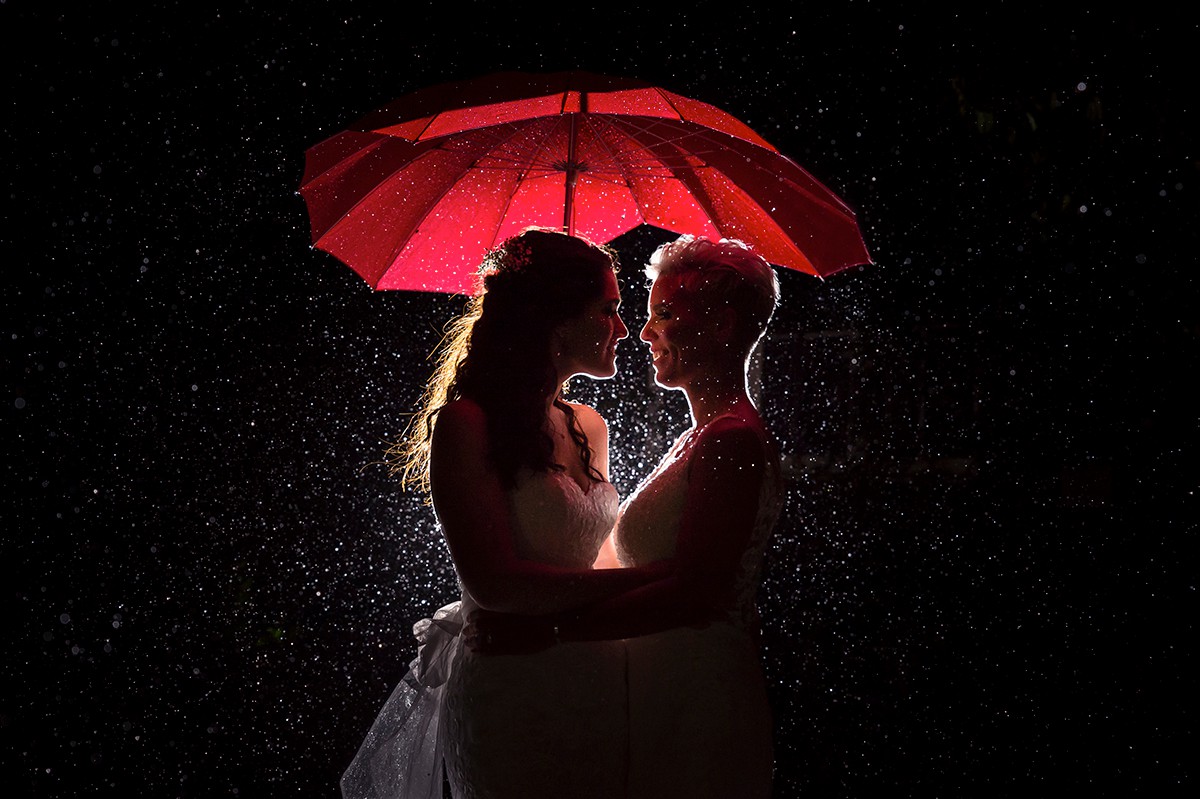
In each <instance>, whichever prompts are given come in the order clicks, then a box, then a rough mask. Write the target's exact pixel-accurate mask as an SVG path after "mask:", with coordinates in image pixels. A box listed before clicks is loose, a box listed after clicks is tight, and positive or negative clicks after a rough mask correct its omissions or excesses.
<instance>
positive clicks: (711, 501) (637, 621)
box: [472, 422, 767, 651]
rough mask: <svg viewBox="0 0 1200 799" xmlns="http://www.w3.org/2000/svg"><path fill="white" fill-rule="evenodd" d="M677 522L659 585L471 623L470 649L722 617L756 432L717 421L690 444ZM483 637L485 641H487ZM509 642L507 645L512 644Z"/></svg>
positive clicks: (753, 481) (744, 531) (746, 526)
mask: <svg viewBox="0 0 1200 799" xmlns="http://www.w3.org/2000/svg"><path fill="white" fill-rule="evenodd" d="M695 446H696V450H695V452H694V453H693V455H692V460H691V463H690V466H689V473H688V493H687V497H686V500H685V503H684V511H683V517H682V518H681V519H680V524H679V532H678V542H677V548H676V559H675V561H674V563H675V567H674V569H673V570H672V571H671V572H669V573H668V574H667V575H666V576H665V577H663V578H662V579H659V580H656V581H654V582H652V583H648V584H645V585H642V586H638V587H635V588H633V589H631V590H629V591H627V592H625V593H623V594H621V595H619V596H616V597H614V598H612V599H608V600H604V601H600V602H597V603H594V604H592V605H589V606H587V607H585V608H582V609H580V610H578V611H574V612H569V613H563V614H557V615H555V616H553V617H542V618H539V619H525V620H520V619H516V618H512V617H505V618H499V617H489V616H488V615H487V614H481V615H480V616H478V617H476V626H475V627H474V628H473V630H472V633H473V634H474V635H477V636H478V637H477V638H475V639H473V640H474V641H475V645H476V647H477V648H485V649H486V648H488V647H489V646H490V647H493V650H494V651H498V649H496V647H500V646H513V647H514V648H517V647H519V646H521V645H523V644H526V643H527V644H528V645H530V646H533V647H538V646H545V645H547V644H549V643H551V642H553V641H555V640H575V641H583V640H606V639H615V638H632V637H636V636H639V635H647V634H649V633H654V632H660V631H662V630H666V629H670V628H672V627H681V626H686V625H701V624H704V623H706V622H709V621H712V620H714V619H715V618H718V617H719V616H721V615H722V614H723V613H724V612H726V611H728V609H729V607H730V605H731V604H732V602H733V592H734V581H735V579H736V577H737V572H738V568H739V566H740V564H741V558H742V554H743V552H744V551H745V549H746V547H747V546H748V545H749V542H750V536H751V534H752V532H753V529H754V523H755V519H756V517H757V514H758V502H759V493H760V488H761V486H762V480H763V475H764V471H765V469H766V458H767V453H766V452H765V451H764V448H763V445H762V440H761V438H760V437H759V435H758V433H757V432H756V431H754V430H753V429H751V428H748V427H746V426H745V425H741V424H738V423H736V422H733V423H729V424H726V423H724V422H718V423H717V424H716V425H714V427H713V428H712V429H710V430H708V431H706V432H705V433H704V437H703V438H702V439H701V440H700V441H698V442H697V443H696V445H695ZM489 634H491V638H488V635H489ZM514 642H515V643H514Z"/></svg>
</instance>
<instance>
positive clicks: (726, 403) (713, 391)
mask: <svg viewBox="0 0 1200 799" xmlns="http://www.w3.org/2000/svg"><path fill="white" fill-rule="evenodd" d="M684 393H685V394H686V395H687V400H688V408H689V409H690V410H691V413H692V424H693V425H695V426H696V427H703V426H704V425H706V424H708V423H709V422H711V421H712V420H713V419H716V418H717V417H718V416H721V415H722V414H726V413H729V412H730V411H734V410H737V409H739V408H742V409H745V408H746V407H747V406H748V407H749V408H751V409H753V408H754V403H753V402H752V401H751V400H750V394H749V392H748V391H747V390H746V379H745V375H744V373H743V374H740V375H739V374H728V373H726V374H724V375H709V376H707V377H706V378H702V379H700V380H697V381H696V382H694V383H692V384H691V385H689V386H687V387H685V389H684Z"/></svg>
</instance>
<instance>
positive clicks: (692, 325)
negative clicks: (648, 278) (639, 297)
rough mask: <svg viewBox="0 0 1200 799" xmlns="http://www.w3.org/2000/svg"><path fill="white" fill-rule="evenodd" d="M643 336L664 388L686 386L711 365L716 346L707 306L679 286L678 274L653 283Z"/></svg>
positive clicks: (655, 376) (656, 380)
mask: <svg viewBox="0 0 1200 799" xmlns="http://www.w3.org/2000/svg"><path fill="white" fill-rule="evenodd" d="M641 339H642V341H645V342H646V343H647V344H649V345H650V357H651V359H652V360H653V362H654V382H656V383H658V384H659V385H660V386H662V387H663V388H687V387H688V385H690V384H691V383H692V381H694V380H695V379H696V378H697V377H699V376H701V375H702V374H703V372H704V370H705V369H706V368H708V366H709V365H710V363H711V358H712V355H713V353H712V348H713V347H714V346H717V342H716V338H715V336H713V335H712V334H711V331H710V330H708V325H707V314H706V313H705V312H704V309H703V308H700V307H698V303H697V302H696V301H695V299H694V297H693V296H692V295H690V294H688V293H687V292H684V291H681V290H680V282H679V278H677V277H669V276H668V277H658V278H656V279H655V281H654V284H653V285H652V286H651V287H650V301H649V318H648V319H647V320H646V325H645V326H644V327H643V328H642V333H641Z"/></svg>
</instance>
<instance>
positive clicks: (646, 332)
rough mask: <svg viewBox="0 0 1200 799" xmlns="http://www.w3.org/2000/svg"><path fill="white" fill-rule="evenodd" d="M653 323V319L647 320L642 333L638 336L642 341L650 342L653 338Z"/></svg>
mask: <svg viewBox="0 0 1200 799" xmlns="http://www.w3.org/2000/svg"><path fill="white" fill-rule="evenodd" d="M652 321H653V320H651V319H647V320H646V324H644V325H642V332H641V333H639V334H638V338H640V339H641V340H642V341H649V340H650V339H651V338H652V337H653V335H654V330H653V329H652V328H651V327H650V323H651V322H652Z"/></svg>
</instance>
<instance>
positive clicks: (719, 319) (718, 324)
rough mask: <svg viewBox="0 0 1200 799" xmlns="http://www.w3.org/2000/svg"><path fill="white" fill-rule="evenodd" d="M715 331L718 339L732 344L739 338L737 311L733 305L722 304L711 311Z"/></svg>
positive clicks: (723, 342)
mask: <svg viewBox="0 0 1200 799" xmlns="http://www.w3.org/2000/svg"><path fill="white" fill-rule="evenodd" d="M709 319H710V320H711V322H712V326H713V327H712V329H713V333H714V334H715V335H716V337H717V341H719V342H721V343H722V344H730V343H732V342H733V341H734V340H735V339H736V338H737V312H736V311H735V310H734V309H733V306H731V305H720V306H717V307H716V308H714V309H713V310H712V311H711V312H710V316H709Z"/></svg>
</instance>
